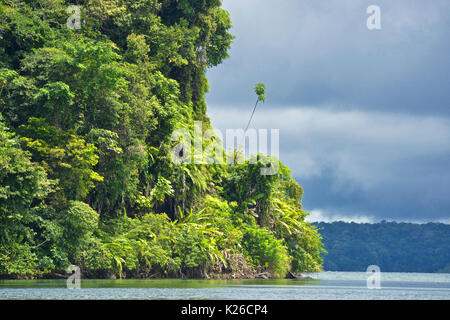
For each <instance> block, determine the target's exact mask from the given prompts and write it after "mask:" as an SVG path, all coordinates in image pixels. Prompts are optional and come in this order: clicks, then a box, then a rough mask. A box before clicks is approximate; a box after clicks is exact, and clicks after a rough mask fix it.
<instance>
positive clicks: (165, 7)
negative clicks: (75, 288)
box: [0, 0, 324, 278]
mask: <svg viewBox="0 0 450 320" xmlns="http://www.w3.org/2000/svg"><path fill="white" fill-rule="evenodd" d="M230 28H231V19H230V16H229V14H228V12H226V11H225V10H223V9H222V8H221V1H220V0H79V1H64V0H32V1H16V0H2V1H0V277H3V278H5V277H9V278H39V277H55V276H58V275H66V269H67V268H68V266H69V265H77V266H79V267H80V268H81V273H82V276H83V277H96V278H102V277H121V278H124V277H128V278H130V277H134V278H149V277H203V278H208V277H229V278H242V277H254V276H255V275H258V274H266V275H268V276H269V277H284V276H285V275H286V274H287V273H288V272H292V273H298V272H303V271H318V270H321V263H322V258H321V253H323V252H324V250H323V248H322V243H321V236H320V234H319V233H318V232H317V229H316V228H315V227H314V226H312V225H311V224H309V223H308V222H306V221H305V216H306V215H307V213H306V212H305V211H304V210H303V209H302V204H301V198H302V194H303V190H302V188H301V187H300V186H299V185H298V184H297V183H296V181H294V179H293V178H292V177H291V174H290V171H289V169H288V168H287V167H285V166H283V165H282V164H281V163H280V165H279V166H278V168H279V169H278V171H277V172H276V174H274V175H261V174H260V169H261V168H263V167H264V166H267V161H264V157H265V156H264V155H257V157H258V158H257V159H258V161H257V162H256V163H255V164H249V162H248V161H246V162H244V163H238V164H223V163H216V164H189V163H182V164H175V163H174V162H173V161H171V157H170V152H171V150H172V149H173V148H174V147H175V146H176V143H177V142H176V141H173V139H172V138H171V134H172V132H173V131H174V130H175V129H186V130H189V132H193V128H194V121H200V122H201V123H202V125H203V130H208V129H211V125H210V121H209V118H208V117H207V115H206V108H207V106H206V102H205V94H206V92H207V91H208V81H207V78H206V70H207V68H212V67H214V66H216V65H218V64H220V63H221V62H222V61H223V60H224V59H226V58H227V57H228V53H227V51H228V49H229V48H230V45H231V42H232V40H233V38H234V37H233V36H232V35H231V34H230V33H229V30H230ZM250 85H252V84H250ZM249 94H251V92H250V93H249ZM211 143H213V141H212V140H211V141H205V140H204V141H203V144H202V146H203V147H207V146H208V145H209V144H211ZM232 156H233V155H232ZM224 157H225V155H224ZM276 161H277V162H278V161H279V160H278V159H277V160H276Z"/></svg>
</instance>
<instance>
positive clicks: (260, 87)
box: [255, 83, 266, 102]
mask: <svg viewBox="0 0 450 320" xmlns="http://www.w3.org/2000/svg"><path fill="white" fill-rule="evenodd" d="M255 93H256V95H257V96H258V101H262V102H266V95H265V93H266V86H265V85H264V84H263V83H258V84H257V85H256V86H255Z"/></svg>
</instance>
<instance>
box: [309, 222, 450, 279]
mask: <svg viewBox="0 0 450 320" xmlns="http://www.w3.org/2000/svg"><path fill="white" fill-rule="evenodd" d="M315 225H316V226H317V227H318V228H319V231H320V233H321V234H322V236H323V243H324V247H325V249H326V250H327V251H328V252H329V254H328V255H326V256H325V257H324V262H323V268H324V269H325V270H327V271H365V270H366V268H367V267H368V266H369V265H378V266H379V267H380V269H381V271H382V272H383V271H386V272H446V273H450V225H448V224H443V223H427V224H414V223H396V222H382V223H375V224H368V223H364V224H358V223H345V222H333V223H323V222H321V223H317V224H315Z"/></svg>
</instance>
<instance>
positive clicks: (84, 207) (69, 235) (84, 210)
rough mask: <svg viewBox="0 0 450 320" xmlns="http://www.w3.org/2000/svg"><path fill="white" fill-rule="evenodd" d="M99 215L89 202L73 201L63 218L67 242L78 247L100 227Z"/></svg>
mask: <svg viewBox="0 0 450 320" xmlns="http://www.w3.org/2000/svg"><path fill="white" fill-rule="evenodd" d="M98 222H99V215H98V213H97V212H96V211H95V210H94V209H92V208H91V207H90V206H89V205H88V204H86V203H83V202H80V201H71V202H70V205H69V208H68V209H67V212H66V214H65V216H64V218H63V225H64V228H65V230H64V235H65V238H66V240H67V243H68V244H69V246H70V244H71V246H72V247H78V246H79V245H80V243H81V241H82V240H85V239H88V238H89V236H90V235H92V233H93V232H94V231H95V230H96V229H97V228H98Z"/></svg>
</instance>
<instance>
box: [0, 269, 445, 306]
mask: <svg viewBox="0 0 450 320" xmlns="http://www.w3.org/2000/svg"><path fill="white" fill-rule="evenodd" d="M309 275H310V276H311V277H313V278H314V279H313V280H285V279H283V280H229V281H225V280H223V281H216V280H178V279H175V280H81V289H74V290H69V289H67V288H66V281H65V280H25V281H22V280H4V281H0V299H115V300H118V299H224V300H225V299H231V300H245V299H252V300H253V299H255V300H256V299H268V300H303V299H307V300H315V299H321V300H324V299H357V300H362V299H364V300H366V299H389V300H392V299H427V300H437V299H439V300H442V299H445V300H450V274H425V273H382V274H381V289H378V290H377V289H373V290H369V289H367V287H366V273H365V272H322V273H317V274H309Z"/></svg>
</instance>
